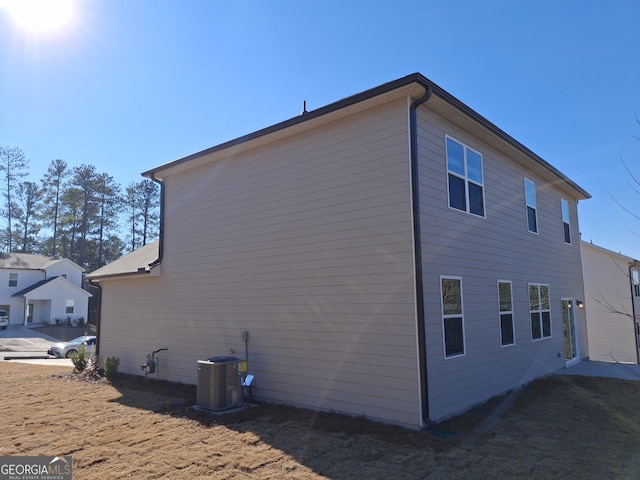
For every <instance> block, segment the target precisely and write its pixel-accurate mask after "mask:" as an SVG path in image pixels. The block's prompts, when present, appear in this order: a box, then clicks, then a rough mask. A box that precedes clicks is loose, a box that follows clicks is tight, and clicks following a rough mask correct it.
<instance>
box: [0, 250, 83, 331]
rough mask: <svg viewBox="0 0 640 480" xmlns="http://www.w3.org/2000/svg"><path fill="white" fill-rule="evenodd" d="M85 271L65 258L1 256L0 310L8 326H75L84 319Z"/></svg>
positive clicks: (28, 255)
mask: <svg viewBox="0 0 640 480" xmlns="http://www.w3.org/2000/svg"><path fill="white" fill-rule="evenodd" d="M84 275H85V271H84V269H83V268H82V267H80V266H79V265H77V264H75V263H73V262H72V261H71V260H68V259H66V258H55V257H47V256H44V255H36V254H31V253H0V309H2V310H5V311H6V312H7V315H8V317H9V325H32V324H42V323H51V324H53V323H55V322H56V320H57V321H66V320H69V321H73V322H76V321H78V320H79V319H80V318H82V319H83V320H86V319H87V310H88V305H89V297H90V296H91V294H90V293H89V292H87V291H86V290H83V289H82V281H83V278H84Z"/></svg>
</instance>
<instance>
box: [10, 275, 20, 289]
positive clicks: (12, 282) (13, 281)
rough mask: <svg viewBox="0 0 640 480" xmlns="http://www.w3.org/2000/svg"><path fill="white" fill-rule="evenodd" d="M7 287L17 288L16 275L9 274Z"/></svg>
mask: <svg viewBox="0 0 640 480" xmlns="http://www.w3.org/2000/svg"><path fill="white" fill-rule="evenodd" d="M9 286H10V287H17V286H18V274H17V273H10V274H9Z"/></svg>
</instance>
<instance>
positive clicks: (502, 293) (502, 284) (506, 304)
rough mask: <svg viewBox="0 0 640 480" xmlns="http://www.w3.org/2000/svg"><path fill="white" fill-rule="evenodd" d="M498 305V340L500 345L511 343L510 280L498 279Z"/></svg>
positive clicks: (512, 338) (511, 299) (511, 305)
mask: <svg viewBox="0 0 640 480" xmlns="http://www.w3.org/2000/svg"><path fill="white" fill-rule="evenodd" d="M498 306H499V309H500V339H501V340H500V341H501V344H502V346H503V347H504V346H505V345H513V344H514V343H515V338H514V334H513V296H512V294H511V282H509V281H507V280H499V281H498Z"/></svg>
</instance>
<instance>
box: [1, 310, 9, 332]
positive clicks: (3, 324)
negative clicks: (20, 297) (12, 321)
mask: <svg viewBox="0 0 640 480" xmlns="http://www.w3.org/2000/svg"><path fill="white" fill-rule="evenodd" d="M8 325H9V316H8V315H7V311H6V310H0V328H2V329H3V330H6V329H7V326H8Z"/></svg>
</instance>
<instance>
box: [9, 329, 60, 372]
mask: <svg viewBox="0 0 640 480" xmlns="http://www.w3.org/2000/svg"><path fill="white" fill-rule="evenodd" d="M58 341H59V340H58V339H57V338H53V337H50V336H49V335H45V334H44V333H41V332H39V331H38V329H35V328H28V327H25V326H22V325H9V326H8V327H7V329H6V330H0V361H5V360H18V361H20V362H26V363H41V364H44V365H69V366H72V363H71V360H69V359H68V358H64V359H58V358H55V357H53V356H50V355H47V350H48V349H49V347H50V346H51V344H52V343H56V342H58Z"/></svg>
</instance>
